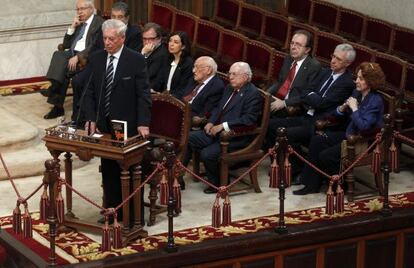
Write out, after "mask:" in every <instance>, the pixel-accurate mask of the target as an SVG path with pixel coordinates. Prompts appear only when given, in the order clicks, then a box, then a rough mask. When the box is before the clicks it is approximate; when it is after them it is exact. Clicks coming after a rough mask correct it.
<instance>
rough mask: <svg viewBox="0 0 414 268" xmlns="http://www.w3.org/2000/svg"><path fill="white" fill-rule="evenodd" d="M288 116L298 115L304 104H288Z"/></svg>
mask: <svg viewBox="0 0 414 268" xmlns="http://www.w3.org/2000/svg"><path fill="white" fill-rule="evenodd" d="M286 110H287V113H288V116H296V115H299V114H300V113H301V111H302V106H300V105H294V106H288V107H286Z"/></svg>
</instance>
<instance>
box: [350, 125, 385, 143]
mask: <svg viewBox="0 0 414 268" xmlns="http://www.w3.org/2000/svg"><path fill="white" fill-rule="evenodd" d="M380 131H381V129H380V128H371V129H367V130H363V131H361V132H360V133H358V134H351V135H348V136H347V137H346V140H347V143H348V144H350V145H355V144H356V143H359V142H369V141H372V140H374V139H375V137H376V135H377V134H378V133H379V132H380Z"/></svg>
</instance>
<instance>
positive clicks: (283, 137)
mask: <svg viewBox="0 0 414 268" xmlns="http://www.w3.org/2000/svg"><path fill="white" fill-rule="evenodd" d="M276 141H277V143H278V144H279V146H277V148H276V150H277V162H278V164H279V178H278V180H279V183H278V185H279V223H278V226H277V227H276V229H275V231H276V232H277V233H279V234H286V233H287V232H288V229H287V227H286V223H285V188H286V184H287V181H286V179H287V178H286V176H287V174H286V170H285V168H284V166H285V158H286V155H287V146H288V144H287V132H286V128H284V127H281V128H278V129H277V138H276Z"/></svg>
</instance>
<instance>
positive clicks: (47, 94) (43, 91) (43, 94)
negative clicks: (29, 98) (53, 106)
mask: <svg viewBox="0 0 414 268" xmlns="http://www.w3.org/2000/svg"><path fill="white" fill-rule="evenodd" d="M40 94H42V96H44V97H49V89H42V90H40Z"/></svg>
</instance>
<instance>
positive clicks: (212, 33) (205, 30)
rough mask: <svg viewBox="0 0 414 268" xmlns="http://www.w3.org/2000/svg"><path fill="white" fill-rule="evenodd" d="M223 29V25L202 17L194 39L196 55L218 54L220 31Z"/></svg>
mask: <svg viewBox="0 0 414 268" xmlns="http://www.w3.org/2000/svg"><path fill="white" fill-rule="evenodd" d="M222 30H223V27H221V26H219V25H217V24H215V23H213V22H210V21H207V20H202V19H200V20H199V21H198V27H197V34H196V37H195V41H194V47H195V57H199V56H202V55H210V56H213V57H214V56H216V55H217V53H218V47H219V40H220V32H221V31H222Z"/></svg>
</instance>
